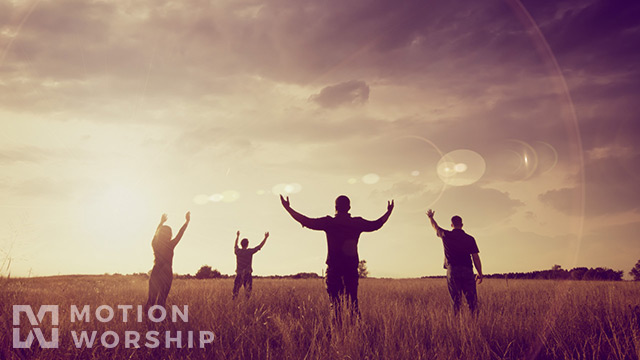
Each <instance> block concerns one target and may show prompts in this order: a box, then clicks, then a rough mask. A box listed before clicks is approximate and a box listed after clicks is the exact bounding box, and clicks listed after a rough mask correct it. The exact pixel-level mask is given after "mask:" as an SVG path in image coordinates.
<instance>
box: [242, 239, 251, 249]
mask: <svg viewBox="0 0 640 360" xmlns="http://www.w3.org/2000/svg"><path fill="white" fill-rule="evenodd" d="M240 245H242V248H243V249H246V248H247V246H249V239H247V238H244V239H242V241H240Z"/></svg>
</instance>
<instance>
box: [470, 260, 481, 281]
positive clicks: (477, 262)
mask: <svg viewBox="0 0 640 360" xmlns="http://www.w3.org/2000/svg"><path fill="white" fill-rule="evenodd" d="M471 258H472V259H473V265H475V267H476V271H477V272H478V273H477V274H476V281H477V282H478V284H481V283H482V276H483V275H482V263H481V262H480V254H478V253H475V254H471Z"/></svg>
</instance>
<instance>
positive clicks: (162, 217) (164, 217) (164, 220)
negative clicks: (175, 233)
mask: <svg viewBox="0 0 640 360" xmlns="http://www.w3.org/2000/svg"><path fill="white" fill-rule="evenodd" d="M168 218H169V217H168V216H167V214H162V216H161V217H160V225H162V224H164V223H165V222H166V221H167V219H168Z"/></svg>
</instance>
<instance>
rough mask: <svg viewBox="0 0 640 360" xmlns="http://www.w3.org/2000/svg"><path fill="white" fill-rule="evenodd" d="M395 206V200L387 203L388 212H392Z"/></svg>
mask: <svg viewBox="0 0 640 360" xmlns="http://www.w3.org/2000/svg"><path fill="white" fill-rule="evenodd" d="M394 206H395V205H394V204H393V200H391V201H387V211H388V212H391V211H392V210H393V207H394Z"/></svg>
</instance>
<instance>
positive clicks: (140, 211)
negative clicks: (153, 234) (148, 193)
mask: <svg viewBox="0 0 640 360" xmlns="http://www.w3.org/2000/svg"><path fill="white" fill-rule="evenodd" d="M83 210H84V212H85V213H84V215H85V218H86V221H85V223H86V224H87V227H88V229H87V230H88V231H89V232H90V233H91V235H92V238H94V239H95V241H96V242H103V241H105V242H108V243H111V244H113V242H129V241H130V240H134V239H135V240H137V238H138V237H140V236H141V234H142V233H145V230H146V233H148V232H149V231H150V230H149V229H143V226H144V224H145V223H146V217H148V216H149V204H148V202H147V201H145V198H144V195H143V192H141V191H139V189H136V188H135V187H134V186H132V185H130V184H122V183H116V184H111V185H109V186H107V187H106V188H103V189H100V190H99V191H97V192H96V193H95V194H94V196H92V197H91V198H90V200H89V202H88V203H86V204H85V206H84V207H83Z"/></svg>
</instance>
